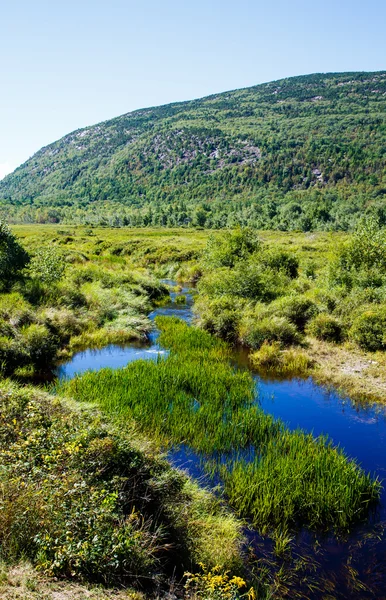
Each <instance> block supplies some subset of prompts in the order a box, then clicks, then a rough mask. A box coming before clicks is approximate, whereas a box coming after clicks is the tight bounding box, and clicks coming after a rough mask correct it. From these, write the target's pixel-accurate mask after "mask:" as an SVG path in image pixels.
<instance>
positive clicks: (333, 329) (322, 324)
mask: <svg viewBox="0 0 386 600" xmlns="http://www.w3.org/2000/svg"><path fill="white" fill-rule="evenodd" d="M307 333H308V334H309V335H312V336H314V337H316V338H317V339H318V340H323V341H325V342H336V343H339V342H341V341H342V339H343V327H342V324H341V322H340V321H339V320H338V319H336V318H335V317H332V316H331V315H327V314H324V313H322V314H320V315H317V316H316V317H315V318H314V319H312V321H310V322H309V324H308V326H307Z"/></svg>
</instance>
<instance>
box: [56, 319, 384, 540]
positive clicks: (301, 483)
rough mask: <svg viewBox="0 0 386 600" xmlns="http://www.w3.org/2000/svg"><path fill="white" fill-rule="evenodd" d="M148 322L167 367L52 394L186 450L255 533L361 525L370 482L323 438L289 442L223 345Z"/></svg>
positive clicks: (371, 492) (103, 376)
mask: <svg viewBox="0 0 386 600" xmlns="http://www.w3.org/2000/svg"><path fill="white" fill-rule="evenodd" d="M156 322H157V326H158V327H159V328H160V329H161V336H160V343H161V344H162V346H164V347H166V348H168V349H170V355H169V356H168V357H167V358H166V359H162V360H159V361H158V362H157V363H149V362H146V361H136V362H133V363H129V364H128V365H127V367H125V368H124V369H121V370H114V371H113V370H111V369H102V370H101V371H99V372H97V373H94V372H88V373H86V374H84V375H83V376H80V377H76V378H75V379H73V380H71V381H69V382H65V383H63V384H62V386H61V393H62V394H70V395H71V396H73V397H74V398H76V399H77V400H79V401H83V402H96V403H97V404H98V406H100V407H101V408H102V410H104V411H106V413H107V414H109V415H112V416H114V417H115V418H116V419H117V420H118V422H120V423H126V422H127V420H131V419H134V420H135V422H136V423H137V424H138V426H139V427H140V428H141V429H143V430H144V431H145V432H151V433H152V435H154V434H157V435H158V436H159V437H160V439H162V440H163V441H164V443H165V444H170V445H176V444H180V443H183V444H184V445H187V446H188V447H189V448H192V449H194V450H195V451H196V452H197V453H199V454H200V455H201V456H202V458H203V459H205V464H206V466H207V468H209V469H210V470H211V472H212V473H214V474H217V475H220V476H221V477H222V480H223V483H224V486H225V492H226V495H227V497H229V498H230V500H231V504H232V505H233V506H234V507H235V508H236V510H237V511H238V512H239V513H240V514H242V515H243V516H245V517H248V518H250V519H252V521H253V523H254V524H255V525H256V526H257V527H258V528H259V529H260V530H262V531H268V530H269V529H270V528H271V527H283V526H293V527H294V526H295V527H296V526H304V525H309V526H311V527H316V528H318V527H322V528H324V527H327V528H328V527H330V526H332V527H336V528H338V529H349V528H350V526H351V525H352V524H353V523H354V522H355V521H357V520H358V519H361V518H365V516H366V514H367V510H368V507H369V505H370V504H371V503H373V502H374V501H376V500H377V498H378V495H379V484H378V482H374V481H372V480H371V478H370V477H369V476H368V475H366V474H364V473H363V471H361V469H360V468H359V467H358V466H357V465H356V464H355V463H354V462H352V461H349V460H348V459H347V458H346V457H345V455H344V454H343V452H342V451H341V450H340V449H337V448H334V447H333V446H332V445H331V443H329V442H328V441H327V440H325V439H324V438H323V439H322V438H320V439H317V440H315V439H313V438H312V436H310V435H307V434H305V433H304V432H302V431H297V432H290V431H288V430H287V429H286V428H285V426H284V425H283V423H281V422H280V421H275V420H274V419H273V417H272V416H270V415H268V414H265V413H264V412H263V411H262V410H261V409H260V408H259V405H258V403H257V402H256V401H255V397H254V381H253V379H252V377H251V375H250V374H249V373H247V372H242V371H237V370H235V369H234V368H233V367H232V366H231V365H230V364H229V349H228V347H227V346H226V345H225V344H224V343H223V342H221V341H219V340H217V339H216V338H214V337H212V336H211V335H210V334H208V333H207V332H204V331H202V330H200V329H198V328H195V327H189V326H188V325H187V324H186V323H184V322H182V321H179V320H178V319H176V318H168V317H158V318H157V320H156ZM235 424H237V425H235ZM245 454H247V455H248V456H249V457H250V458H249V460H246V459H245ZM240 456H241V457H240ZM210 459H211V460H210ZM225 459H226V460H225Z"/></svg>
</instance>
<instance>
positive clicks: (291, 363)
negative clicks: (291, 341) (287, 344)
mask: <svg viewBox="0 0 386 600" xmlns="http://www.w3.org/2000/svg"><path fill="white" fill-rule="evenodd" d="M249 358H250V360H251V362H252V365H254V366H255V367H257V368H259V369H260V370H262V371H267V372H274V373H275V375H287V376H288V375H289V376H300V375H303V376H305V375H308V374H309V372H310V370H311V369H312V367H313V366H314V363H313V361H312V360H311V359H310V358H308V356H307V354H305V353H304V352H302V351H301V350H299V349H297V348H289V349H288V350H283V349H282V348H281V345H280V343H279V342H272V343H267V342H266V341H265V342H264V343H263V345H262V346H261V347H260V349H259V350H256V351H255V352H252V353H251V354H250V357H249Z"/></svg>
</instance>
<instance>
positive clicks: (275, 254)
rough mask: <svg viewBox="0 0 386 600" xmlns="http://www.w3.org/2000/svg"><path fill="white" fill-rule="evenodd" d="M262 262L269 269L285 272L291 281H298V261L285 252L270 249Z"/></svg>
mask: <svg viewBox="0 0 386 600" xmlns="http://www.w3.org/2000/svg"><path fill="white" fill-rule="evenodd" d="M261 262H262V264H263V265H265V266H266V267H267V268H269V269H273V270H274V271H278V272H283V273H284V274H285V275H287V276H288V277H290V278H291V279H296V277H297V276H298V270H299V261H298V259H297V258H296V256H293V255H292V254H290V253H289V252H285V251H284V250H276V249H270V250H269V251H268V252H263V254H262V257H261Z"/></svg>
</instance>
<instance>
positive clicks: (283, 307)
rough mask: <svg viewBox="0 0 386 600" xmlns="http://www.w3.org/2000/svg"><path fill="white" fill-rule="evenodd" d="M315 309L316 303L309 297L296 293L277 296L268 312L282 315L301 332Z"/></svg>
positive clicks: (314, 312) (315, 311)
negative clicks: (281, 296)
mask: <svg viewBox="0 0 386 600" xmlns="http://www.w3.org/2000/svg"><path fill="white" fill-rule="evenodd" d="M317 311H318V309H317V306H316V303H315V302H314V301H313V300H311V298H308V297H307V296H304V295H296V294H291V295H289V296H284V297H283V298H279V299H278V300H276V301H275V302H273V303H272V304H271V305H270V306H269V313H271V314H277V315H282V316H283V317H285V318H286V319H288V321H290V322H291V323H293V324H294V325H296V327H297V328H298V329H299V330H300V331H301V332H302V331H304V328H305V326H306V324H307V322H308V321H309V320H310V319H311V318H312V317H313V316H314V315H315V314H316V313H317Z"/></svg>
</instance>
